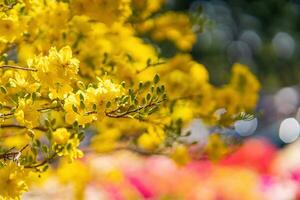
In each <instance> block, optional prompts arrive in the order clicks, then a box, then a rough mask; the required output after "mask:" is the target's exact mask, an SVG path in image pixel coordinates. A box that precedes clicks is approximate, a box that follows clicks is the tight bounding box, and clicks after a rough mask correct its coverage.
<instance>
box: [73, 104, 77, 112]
mask: <svg viewBox="0 0 300 200" xmlns="http://www.w3.org/2000/svg"><path fill="white" fill-rule="evenodd" d="M72 109H73V111H74V112H76V113H78V109H77V107H76V106H75V105H72Z"/></svg>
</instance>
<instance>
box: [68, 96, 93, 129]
mask: <svg viewBox="0 0 300 200" xmlns="http://www.w3.org/2000/svg"><path fill="white" fill-rule="evenodd" d="M81 96H82V97H84V99H86V98H85V97H86V95H85V94H84V93H83V92H82V91H78V92H77V93H76V94H74V93H72V94H70V95H69V96H68V97H67V98H66V99H65V104H64V110H65V111H66V117H65V120H66V122H67V123H68V124H73V123H74V122H75V121H77V122H78V124H79V125H85V124H88V123H91V122H92V121H94V120H96V119H97V117H96V115H95V113H91V114H89V112H90V111H93V110H92V104H90V105H86V104H85V102H84V101H82V100H81ZM83 104H84V105H83Z"/></svg>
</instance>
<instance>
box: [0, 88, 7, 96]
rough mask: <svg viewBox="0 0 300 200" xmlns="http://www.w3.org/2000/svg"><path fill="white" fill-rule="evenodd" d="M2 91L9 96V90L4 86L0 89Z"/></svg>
mask: <svg viewBox="0 0 300 200" xmlns="http://www.w3.org/2000/svg"><path fill="white" fill-rule="evenodd" d="M0 91H1V92H2V93H3V94H7V89H6V88H5V87H4V86H1V87H0Z"/></svg>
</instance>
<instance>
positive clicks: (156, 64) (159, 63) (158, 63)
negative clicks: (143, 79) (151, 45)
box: [136, 61, 167, 74]
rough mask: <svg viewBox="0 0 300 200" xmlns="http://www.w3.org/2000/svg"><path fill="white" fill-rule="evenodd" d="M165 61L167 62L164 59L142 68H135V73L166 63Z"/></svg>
mask: <svg viewBox="0 0 300 200" xmlns="http://www.w3.org/2000/svg"><path fill="white" fill-rule="evenodd" d="M166 63H167V62H166V61H162V62H157V63H152V64H149V65H147V66H146V67H145V68H143V69H141V70H137V71H136V73H137V74H139V73H142V72H143V71H145V70H147V69H148V68H150V67H156V66H158V65H163V64H166Z"/></svg>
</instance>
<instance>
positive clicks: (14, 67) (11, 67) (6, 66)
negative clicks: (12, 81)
mask: <svg viewBox="0 0 300 200" xmlns="http://www.w3.org/2000/svg"><path fill="white" fill-rule="evenodd" d="M1 68H2V69H16V70H24V71H32V72H37V69H33V68H26V67H20V66H14V65H2V66H0V69H1Z"/></svg>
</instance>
